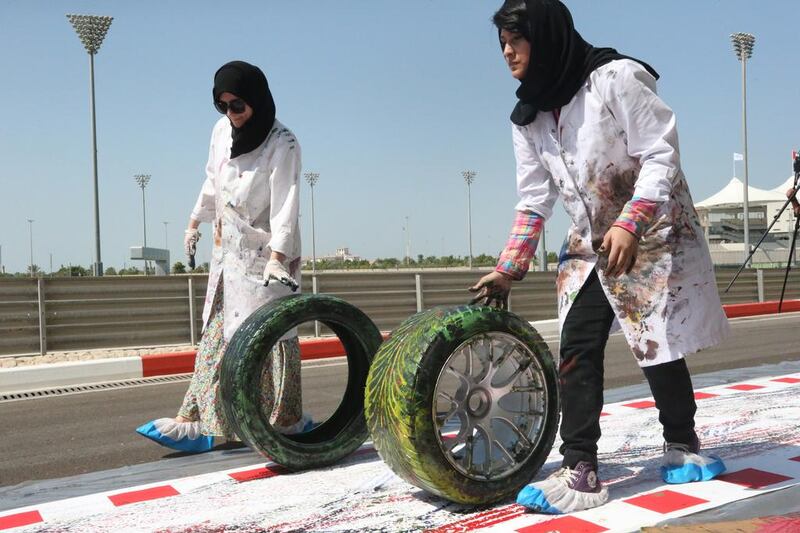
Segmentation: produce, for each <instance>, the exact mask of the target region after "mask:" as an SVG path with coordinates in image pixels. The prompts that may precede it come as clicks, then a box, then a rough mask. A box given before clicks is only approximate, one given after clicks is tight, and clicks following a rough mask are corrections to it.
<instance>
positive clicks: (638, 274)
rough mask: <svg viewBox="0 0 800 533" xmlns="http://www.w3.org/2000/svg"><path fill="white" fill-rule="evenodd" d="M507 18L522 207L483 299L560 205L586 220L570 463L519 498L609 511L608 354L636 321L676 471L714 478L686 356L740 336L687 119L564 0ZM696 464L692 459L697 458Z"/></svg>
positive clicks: (562, 286)
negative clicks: (699, 202)
mask: <svg viewBox="0 0 800 533" xmlns="http://www.w3.org/2000/svg"><path fill="white" fill-rule="evenodd" d="M494 22H495V24H496V26H497V28H498V31H499V36H500V43H501V47H502V49H503V55H504V58H505V59H506V62H507V63H508V66H509V68H510V69H511V73H512V75H513V76H514V77H515V78H517V79H518V80H520V87H519V89H518V91H517V97H518V98H519V102H518V103H517V105H516V107H515V108H514V111H513V113H512V115H511V121H512V136H513V141H514V152H515V155H516V160H517V189H518V192H519V196H520V201H519V203H518V204H517V205H516V211H517V214H516V219H515V223H514V227H513V229H512V232H511V236H510V238H509V240H508V244H507V245H506V248H505V250H504V251H503V253H502V255H501V257H500V261H499V263H498V266H497V268H496V270H495V272H492V273H491V274H489V275H487V276H485V277H484V278H482V279H481V280H480V281H479V282H478V283H477V284H476V285H475V286H474V287H473V290H474V291H478V292H479V297H478V298H476V300H480V299H486V302H487V303H491V302H496V303H498V302H499V303H503V302H505V300H506V299H507V296H508V292H509V290H510V287H511V283H512V281H513V280H519V279H521V278H522V277H523V276H524V275H525V272H526V271H527V268H528V264H529V263H530V260H531V259H532V258H533V257H534V252H535V249H536V245H537V243H538V238H539V235H540V232H541V231H542V227H543V224H544V221H545V220H546V219H547V218H548V217H550V215H551V214H552V210H553V206H554V204H555V201H556V199H557V198H559V197H560V198H561V200H562V202H563V204H564V207H565V209H566V211H567V213H568V214H569V216H570V218H571V219H572V225H571V227H570V229H569V232H568V235H567V238H566V240H565V242H564V246H563V248H562V250H561V254H560V258H559V268H558V277H557V292H558V311H559V319H560V324H561V347H560V356H561V357H560V366H559V375H560V383H561V398H562V424H561V436H562V440H563V444H562V446H561V453H562V454H563V456H564V460H563V462H562V470H560V471H559V472H557V473H556V474H555V475H554V476H552V477H551V478H548V479H547V480H545V481H543V482H540V483H536V484H533V485H530V486H529V487H526V489H524V490H523V492H521V493H520V497H519V501H520V503H523V504H524V505H527V506H528V507H530V508H533V509H535V510H539V511H545V512H571V511H576V510H580V509H584V508H588V507H595V506H597V505H601V504H602V503H604V502H605V501H606V500H607V497H608V496H607V491H606V489H605V487H604V486H602V483H600V482H599V481H597V441H598V439H599V437H600V425H599V417H600V411H601V408H602V405H603V357H604V350H605V345H606V341H607V339H608V335H609V331H610V329H611V327H612V325H613V324H615V323H616V324H618V325H619V326H621V328H622V331H623V333H624V335H625V338H626V340H627V341H628V345H629V346H630V349H631V352H632V353H633V355H634V357H635V359H636V361H637V362H638V363H639V365H640V366H641V367H642V369H643V371H644V374H645V376H646V378H647V380H648V382H649V384H650V387H651V390H652V392H653V395H654V398H655V400H656V404H657V407H658V409H659V420H660V421H661V423H662V425H663V426H664V432H663V434H664V439H665V441H666V444H665V452H666V454H665V463H664V471H663V475H664V479H665V481H668V482H686V481H696V480H701V479H710V477H713V476H714V475H716V474H718V473H719V472H720V471H722V469H724V466H723V465H722V462H721V461H718V460H717V459H716V458H714V459H709V458H707V457H704V456H701V455H699V454H698V452H699V447H700V443H699V439H698V437H697V434H696V433H695V431H694V414H695V410H696V406H695V402H694V397H693V389H692V384H691V378H690V376H689V371H688V369H687V367H686V363H685V361H684V359H683V357H684V355H687V354H690V353H692V352H696V351H698V350H700V349H703V348H707V347H709V346H713V345H715V344H717V343H719V342H720V341H721V340H722V339H723V338H724V337H725V336H726V334H727V333H728V329H729V327H728V323H727V319H726V317H725V315H724V312H723V310H722V306H721V304H720V299H719V294H718V292H717V286H716V280H715V276H714V267H713V264H712V262H711V258H710V254H709V252H708V249H707V245H706V243H705V240H704V238H703V232H702V230H701V229H700V225H699V221H698V217H697V214H696V212H695V210H694V207H693V202H692V198H691V196H690V194H689V189H688V186H687V183H686V179H685V178H684V175H683V172H682V170H681V164H680V158H679V152H678V135H677V129H676V122H675V115H674V114H673V112H672V110H671V109H670V108H669V107H668V106H667V105H666V104H665V103H664V102H663V101H662V100H661V99H660V98H659V96H658V95H657V94H656V79H657V74H656V73H655V71H654V70H653V69H652V68H651V67H650V66H649V65H647V64H645V63H643V62H641V61H639V60H635V59H633V58H629V57H627V56H623V55H621V54H619V53H617V52H616V50H613V49H610V48H595V47H593V46H591V45H589V44H588V43H586V42H585V41H584V40H583V39H582V38H581V36H580V34H578V32H577V31H575V29H574V27H573V24H572V18H571V15H570V13H569V11H568V10H567V8H566V6H564V5H563V4H562V3H561V2H559V1H558V0H527V1H525V0H506V2H505V3H504V5H503V7H502V8H501V9H500V10H499V11H498V12H497V14H496V15H495V18H494ZM686 465H688V466H686Z"/></svg>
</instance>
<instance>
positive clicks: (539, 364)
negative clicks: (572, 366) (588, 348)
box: [365, 306, 559, 504]
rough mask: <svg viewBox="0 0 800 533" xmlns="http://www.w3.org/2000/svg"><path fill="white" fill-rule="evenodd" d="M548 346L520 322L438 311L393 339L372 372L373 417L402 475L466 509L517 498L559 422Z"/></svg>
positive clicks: (379, 440) (460, 310) (369, 407)
mask: <svg viewBox="0 0 800 533" xmlns="http://www.w3.org/2000/svg"><path fill="white" fill-rule="evenodd" d="M558 402H559V399H558V383H557V373H556V367H555V363H554V361H553V357H552V355H551V354H550V350H549V349H548V347H547V345H546V344H545V342H544V341H543V340H542V338H541V336H540V335H539V334H538V333H537V332H536V330H535V329H533V327H531V325H530V324H528V323H527V322H525V321H524V320H522V319H521V318H520V317H518V316H517V315H514V314H512V313H509V312H506V311H501V310H499V309H494V308H490V307H478V306H463V307H457V308H434V309H431V310H429V311H424V312H422V313H418V314H416V315H414V316H412V317H411V318H409V319H408V320H406V321H405V322H404V323H403V324H401V325H400V326H399V327H398V329H397V330H395V331H394V332H393V333H392V336H391V337H390V338H389V340H387V341H386V342H385V343H384V344H383V345H382V346H381V348H380V349H379V350H378V353H377V354H376V355H375V359H374V361H373V363H372V367H371V368H370V373H369V378H368V379H367V390H366V406H365V409H366V416H367V426H368V427H369V430H370V434H371V435H372V439H373V441H374V442H375V447H376V448H377V450H378V453H379V454H380V456H381V458H382V459H383V460H384V461H385V462H386V463H387V464H388V465H389V466H390V467H391V469H392V470H393V471H394V472H395V473H396V474H397V475H399V476H400V477H402V478H403V479H405V480H406V481H408V482H409V483H411V484H413V485H416V486H417V487H420V488H422V489H424V490H426V491H428V492H432V493H434V494H437V495H439V496H441V497H443V498H446V499H448V500H451V501H454V502H457V503H464V504H488V503H493V502H496V501H499V500H502V499H505V498H507V497H509V496H511V495H514V494H516V493H517V492H518V491H519V489H521V488H522V486H524V485H525V484H526V483H528V482H529V481H530V479H531V478H532V477H533V476H534V475H535V474H536V473H537V472H538V471H539V469H540V468H541V466H542V464H543V463H544V461H545V459H546V458H547V456H548V454H549V453H550V450H551V448H552V447H553V440H554V439H555V435H556V431H557V428H558V419H559V403H558Z"/></svg>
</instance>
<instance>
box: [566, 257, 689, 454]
mask: <svg viewBox="0 0 800 533" xmlns="http://www.w3.org/2000/svg"><path fill="white" fill-rule="evenodd" d="M613 321H614V312H613V310H612V309H611V305H610V304H609V303H608V299H607V298H606V295H605V293H604V292H603V287H602V286H601V285H600V280H599V279H598V277H597V273H596V272H595V271H594V270H593V271H592V273H591V275H590V276H589V278H588V279H587V280H586V283H585V284H584V286H583V287H582V288H581V290H580V292H579V293H578V295H577V297H576V298H575V301H574V302H573V304H572V307H571V308H570V310H569V313H568V314H567V317H566V319H565V321H564V327H563V328H562V331H561V363H560V365H559V383H560V387H561V439H562V440H563V444H562V445H561V449H560V451H561V454H562V455H563V456H564V459H563V461H562V465H563V466H566V467H569V468H574V467H575V465H576V464H577V463H578V462H579V461H588V462H590V463H592V464H594V465H597V441H598V440H599V439H600V412H601V410H602V408H603V360H604V356H605V348H606V342H607V341H608V335H609V330H610V329H611V324H612V322H613ZM642 370H643V371H644V375H645V377H646V378H647V381H648V383H649V384H650V390H651V392H652V394H653V398H654V399H655V402H656V408H657V409H658V420H659V422H661V425H662V426H663V428H664V432H663V434H664V440H665V441H667V442H675V443H684V444H690V443H691V442H692V441H693V439H694V437H695V432H694V414H695V411H696V410H697V406H696V404H695V400H694V390H693V388H692V380H691V377H690V376H689V369H688V368H687V367H686V361H685V360H683V359H679V360H677V361H671V362H669V363H663V364H660V365H655V366H649V367H643V368H642Z"/></svg>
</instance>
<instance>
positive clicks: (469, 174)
mask: <svg viewBox="0 0 800 533" xmlns="http://www.w3.org/2000/svg"><path fill="white" fill-rule="evenodd" d="M477 175H478V173H477V172H475V171H474V170H464V171H463V172H461V176H463V177H464V181H465V182H466V183H467V239H468V240H469V259H468V262H467V266H468V267H469V268H472V182H473V181H475V176H477Z"/></svg>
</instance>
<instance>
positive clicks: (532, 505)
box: [517, 485, 562, 514]
mask: <svg viewBox="0 0 800 533" xmlns="http://www.w3.org/2000/svg"><path fill="white" fill-rule="evenodd" d="M517 503H518V504H519V505H522V506H524V507H526V508H528V509H530V510H531V511H534V512H537V513H545V514H562V513H561V511H559V510H558V509H556V508H555V507H553V506H552V505H550V502H548V501H547V497H546V496H545V495H544V492H542V491H541V489H537V488H536V487H534V486H533V485H526V486H524V487H522V490H521V491H519V494H517Z"/></svg>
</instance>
